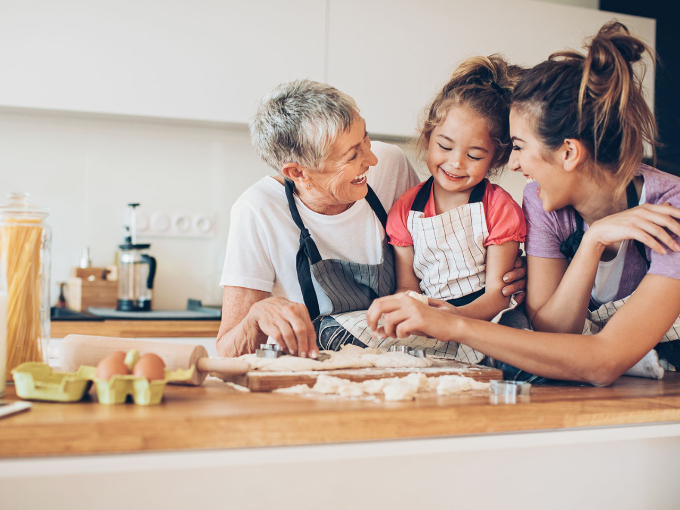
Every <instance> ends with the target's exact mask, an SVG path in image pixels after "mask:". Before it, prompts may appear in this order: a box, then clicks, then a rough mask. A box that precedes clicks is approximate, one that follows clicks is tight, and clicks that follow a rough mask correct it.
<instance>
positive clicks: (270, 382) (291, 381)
mask: <svg viewBox="0 0 680 510" xmlns="http://www.w3.org/2000/svg"><path fill="white" fill-rule="evenodd" d="M433 361H434V362H435V364H434V365H433V366H431V367H428V368H352V369H342V370H322V371H309V372H260V371H257V370H254V371H251V372H248V373H247V374H246V375H243V376H239V377H236V378H235V379H233V381H234V382H235V383H236V384H240V385H241V386H245V387H247V388H248V389H250V391H272V390H276V389H278V388H289V387H291V386H295V385H297V384H308V385H309V386H314V384H315V383H316V378H317V377H319V376H320V375H321V374H324V375H332V376H334V377H340V378H342V379H349V380H351V381H354V382H361V381H366V380H368V379H382V378H384V377H406V376H407V375H408V374H410V373H413V372H417V373H422V374H425V375H426V376H427V377H439V376H442V375H464V376H466V377H471V378H473V379H474V380H476V381H480V382H489V381H490V380H491V379H503V372H501V371H500V370H498V369H497V368H489V367H484V366H479V365H470V364H468V363H461V362H459V361H449V360H433Z"/></svg>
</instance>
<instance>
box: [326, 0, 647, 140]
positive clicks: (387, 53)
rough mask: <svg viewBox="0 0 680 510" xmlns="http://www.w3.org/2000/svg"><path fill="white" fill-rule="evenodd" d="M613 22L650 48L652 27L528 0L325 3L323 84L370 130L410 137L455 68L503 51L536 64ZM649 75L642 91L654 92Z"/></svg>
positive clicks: (521, 61) (334, 0)
mask: <svg viewBox="0 0 680 510" xmlns="http://www.w3.org/2000/svg"><path fill="white" fill-rule="evenodd" d="M613 18H616V19H618V20H619V21H621V22H623V23H625V24H627V25H628V27H629V28H631V29H632V30H633V31H634V32H636V33H637V34H639V35H641V36H642V37H643V38H644V39H645V40H646V41H647V42H648V43H649V44H651V45H652V46H653V45H654V39H655V21H654V20H651V19H646V18H639V17H635V16H625V15H620V14H613V13H610V12H603V11H597V10H594V9H586V8H581V7H573V6H566V5H558V4H553V3H542V2H535V1H534V2H531V1H517V0H516V1H490V0H479V1H475V2H469V1H450V0H420V1H418V2H414V1H411V0H330V15H329V29H328V82H329V83H330V84H332V85H334V86H336V87H338V88H339V89H340V90H342V91H344V92H346V93H348V94H349V95H351V96H352V97H354V99H355V100H356V101H357V103H358V105H359V108H361V111H362V113H363V115H364V117H365V118H366V121H367V127H368V130H369V132H373V133H380V134H387V135H399V136H411V135H412V134H413V133H414V132H415V129H416V121H417V117H418V114H419V112H420V111H421V110H422V109H423V108H424V107H425V106H426V104H427V103H428V101H429V100H430V99H431V97H432V96H433V95H434V94H435V93H436V92H437V90H438V89H439V88H440V87H441V86H442V85H443V84H444V83H446V80H447V79H448V77H449V76H450V74H451V72H452V71H453V70H454V69H455V67H456V64H457V62H459V61H460V60H462V59H464V58H466V57H469V56H472V55H480V54H481V55H489V54H492V53H502V54H503V55H505V56H506V57H507V58H508V59H509V60H510V61H511V62H513V63H516V64H520V65H526V66H530V65H535V64H537V63H539V62H541V61H543V60H545V59H546V58H547V57H548V55H550V53H552V52H554V51H558V50H561V49H563V48H566V47H571V48H575V49H579V48H581V46H582V44H583V40H584V38H585V37H587V36H591V35H594V34H595V33H596V32H597V30H598V29H599V28H600V27H601V26H602V24H604V23H605V22H606V21H609V20H610V19H613ZM653 78H654V77H653V73H647V82H646V83H647V90H648V91H649V92H650V93H653V90H654V82H653Z"/></svg>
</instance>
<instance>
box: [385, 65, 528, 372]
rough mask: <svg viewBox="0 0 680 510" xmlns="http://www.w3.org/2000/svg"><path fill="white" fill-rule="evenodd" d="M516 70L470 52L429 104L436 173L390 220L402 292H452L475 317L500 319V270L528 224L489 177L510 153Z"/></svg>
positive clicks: (423, 137)
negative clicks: (511, 114) (510, 124)
mask: <svg viewBox="0 0 680 510" xmlns="http://www.w3.org/2000/svg"><path fill="white" fill-rule="evenodd" d="M518 74H519V68H516V67H513V66H509V65H508V64H506V63H505V62H504V61H503V59H502V58H500V57H499V56H497V55H492V56H490V57H473V58H469V59H467V60H465V61H464V62H463V63H462V64H461V65H460V66H459V67H458V68H457V69H456V71H455V72H454V73H453V76H452V77H451V79H450V80H449V82H448V83H447V84H446V85H445V86H444V88H443V89H442V90H441V92H440V93H439V94H437V96H436V97H435V98H434V100H433V101H432V103H431V104H430V106H429V108H428V110H426V111H427V113H426V116H425V119H424V122H423V126H422V130H421V134H420V137H419V145H420V147H421V149H423V150H425V151H426V152H427V168H428V170H429V171H430V173H431V174H432V176H431V177H430V178H429V179H428V180H427V181H425V182H423V183H422V184H420V185H418V186H416V187H414V188H412V189H410V190H409V191H407V192H406V193H405V194H404V195H402V196H401V198H399V200H397V202H396V203H395V204H394V206H393V207H392V209H391V210H390V213H389V216H388V219H387V234H388V235H389V239H390V243H391V244H392V245H393V246H394V250H395V263H396V270H397V292H405V291H413V292H416V293H418V294H421V293H422V294H424V295H425V296H427V297H428V298H434V299H440V300H445V301H448V302H449V303H450V304H452V305H453V306H454V307H455V313H457V314H460V315H463V316H466V317H471V318H475V319H483V320H492V319H493V318H494V317H496V316H497V315H498V314H499V313H500V312H501V311H502V310H504V309H506V308H507V307H508V304H509V300H510V298H509V297H506V296H504V295H503V294H502V292H501V289H502V288H503V286H504V284H503V280H502V276H503V275H504V274H505V273H506V272H507V271H509V270H510V269H511V268H512V267H513V264H514V262H515V257H516V256H517V250H518V248H519V243H521V242H523V241H524V237H525V235H526V225H525V222H524V215H523V214H522V210H521V209H520V207H519V206H518V205H517V203H516V202H515V201H514V200H513V199H512V197H511V196H510V195H509V194H508V193H507V192H506V191H505V190H503V189H502V188H501V187H500V186H497V185H495V184H491V183H489V181H488V180H487V176H488V175H493V174H496V173H498V172H499V171H500V170H501V169H502V167H503V166H504V165H505V164H506V163H507V161H508V157H509V154H510V129H509V121H508V117H509V113H510V96H511V93H512V88H513V85H514V82H515V80H516V77H517V75H518ZM432 350H433V351H434V352H435V353H437V354H439V355H445V356H447V357H456V358H458V359H462V360H464V361H468V362H473V363H474V362H478V361H480V360H481V358H482V357H483V355H481V354H480V353H477V352H475V351H473V350H472V349H467V348H466V347H465V346H462V345H461V346H458V345H457V344H452V343H442V342H438V343H437V345H435V346H433V347H432ZM452 355H453V356H452Z"/></svg>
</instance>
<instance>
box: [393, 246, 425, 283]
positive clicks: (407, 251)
mask: <svg viewBox="0 0 680 510" xmlns="http://www.w3.org/2000/svg"><path fill="white" fill-rule="evenodd" d="M394 267H395V269H396V271H397V290H396V291H395V294H396V293H397V292H406V291H409V290H412V291H413V292H417V293H418V294H420V293H421V290H420V281H419V280H418V277H417V276H416V274H415V272H414V271H413V246H395V247H394Z"/></svg>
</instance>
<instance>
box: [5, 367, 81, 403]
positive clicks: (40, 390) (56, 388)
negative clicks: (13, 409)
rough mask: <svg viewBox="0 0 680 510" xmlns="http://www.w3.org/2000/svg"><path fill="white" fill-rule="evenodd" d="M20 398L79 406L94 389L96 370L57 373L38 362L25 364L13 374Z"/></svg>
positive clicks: (13, 371) (15, 369)
mask: <svg viewBox="0 0 680 510" xmlns="http://www.w3.org/2000/svg"><path fill="white" fill-rule="evenodd" d="M12 375H13V376H14V387H15V391H16V394H17V396H18V397H20V398H23V399H24V400H47V401H50V402H78V401H79V400H82V399H83V397H84V396H85V395H86V394H87V392H88V391H89V390H90V387H91V386H92V380H93V377H94V368H93V367H87V366H82V367H80V368H79V369H78V371H77V372H55V371H54V370H52V367H50V366H49V365H47V364H45V363H40V362H38V361H29V362H26V363H22V364H21V365H19V366H17V367H16V368H14V370H12Z"/></svg>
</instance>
